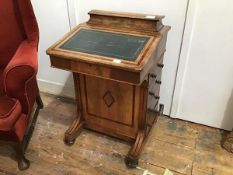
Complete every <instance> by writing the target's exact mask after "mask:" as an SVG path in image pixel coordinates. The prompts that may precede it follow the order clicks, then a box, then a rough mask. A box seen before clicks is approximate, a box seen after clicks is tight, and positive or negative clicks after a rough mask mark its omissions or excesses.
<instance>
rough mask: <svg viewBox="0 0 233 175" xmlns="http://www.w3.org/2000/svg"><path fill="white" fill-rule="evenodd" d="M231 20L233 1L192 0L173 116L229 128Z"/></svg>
mask: <svg viewBox="0 0 233 175" xmlns="http://www.w3.org/2000/svg"><path fill="white" fill-rule="evenodd" d="M232 19H233V1H232V0H224V1H213V0H205V1H203V0H191V3H190V7H189V13H188V19H187V24H186V30H185V35H184V43H183V47H182V53H181V59H180V65H179V71H178V77H177V84H176V88H175V96H174V101H173V107H172V116H174V117H178V118H181V119H184V120H189V121H193V122H196V123H202V124H205V125H209V126H213V127H218V128H224V129H228V130H231V129H232V127H233V56H232V55H233V54H232V52H233V33H232V32H233V20H232Z"/></svg>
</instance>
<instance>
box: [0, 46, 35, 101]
mask: <svg viewBox="0 0 233 175" xmlns="http://www.w3.org/2000/svg"><path fill="white" fill-rule="evenodd" d="M37 69H38V63H37V47H36V46H33V45H31V44H30V43H29V42H27V41H23V42H22V43H21V44H20V46H19V48H18V49H17V51H16V53H15V55H14V56H13V58H12V59H11V61H10V62H9V63H8V65H7V66H6V68H5V69H4V72H3V84H4V90H5V92H6V94H7V95H8V96H13V97H15V95H14V94H15V93H17V91H18V92H19V91H21V92H25V90H26V84H27V81H30V79H32V78H33V77H35V76H36V73H37ZM16 96H17V95H16Z"/></svg>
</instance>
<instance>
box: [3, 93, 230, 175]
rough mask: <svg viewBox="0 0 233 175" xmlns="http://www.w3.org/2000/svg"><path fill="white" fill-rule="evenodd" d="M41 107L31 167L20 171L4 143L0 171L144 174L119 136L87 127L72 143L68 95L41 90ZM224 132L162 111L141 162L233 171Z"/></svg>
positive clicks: (195, 174) (183, 169) (190, 173)
mask: <svg viewBox="0 0 233 175" xmlns="http://www.w3.org/2000/svg"><path fill="white" fill-rule="evenodd" d="M42 98H43V101H44V104H45V108H44V109H43V110H42V111H41V112H40V115H39V118H38V123H37V125H36V128H35V132H34V135H33V137H32V140H31V142H30V145H29V147H28V150H27V154H26V156H27V158H28V159H29V160H31V167H30V169H29V170H27V171H23V172H20V171H18V169H17V164H16V162H15V160H14V154H13V153H12V151H11V149H10V148H8V147H6V146H0V175H2V174H7V175H15V174H19V175H29V174H32V175H125V174H126V175H128V174H129V175H133V174H134V175H142V174H143V170H140V169H133V170H130V169H127V168H126V166H125V164H124V156H125V155H126V154H127V152H128V150H129V148H130V147H129V145H128V144H126V143H125V142H123V141H120V140H118V139H114V138H111V137H107V136H104V135H102V134H98V133H95V132H92V131H88V130H84V131H83V132H82V133H81V134H80V136H79V137H78V139H77V140H76V142H75V144H74V145H73V146H71V147H68V146H66V145H64V143H63V134H64V132H65V130H66V129H67V127H68V125H69V123H70V122H71V120H72V118H73V114H74V113H75V110H76V109H75V105H74V104H73V102H72V101H70V100H68V99H64V98H56V97H54V96H52V95H47V94H43V95H42ZM224 135H225V133H224V132H222V131H220V130H217V129H213V128H209V127H205V126H201V125H196V124H192V123H189V122H184V121H179V120H175V119H170V118H168V117H160V118H159V120H158V123H157V124H156V125H155V127H154V128H153V130H152V133H151V135H150V138H149V139H148V142H147V143H146V145H145V147H144V150H143V152H142V155H141V159H140V163H139V167H140V168H142V169H148V170H149V171H150V172H152V173H154V174H157V175H162V174H163V172H164V170H165V168H168V169H170V170H172V171H173V172H174V174H175V175H182V174H187V175H233V154H230V153H228V152H226V151H225V150H224V149H222V148H221V146H220V142H221V139H222V137H223V136H224Z"/></svg>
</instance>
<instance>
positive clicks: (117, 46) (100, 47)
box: [60, 29, 149, 61]
mask: <svg viewBox="0 0 233 175" xmlns="http://www.w3.org/2000/svg"><path fill="white" fill-rule="evenodd" d="M148 40H149V37H142V36H133V35H127V34H120V33H111V32H103V31H96V30H89V29H81V30H80V31H79V32H77V33H76V34H75V35H74V36H72V37H71V38H70V39H69V40H68V41H66V42H65V43H64V44H63V45H61V46H60V48H62V49H66V50H71V51H77V52H84V53H88V54H94V55H100V56H106V57H112V58H116V59H122V60H128V61H135V60H136V59H137V57H138V56H139V54H140V53H141V51H142V49H143V48H144V46H145V45H146V43H147V42H148Z"/></svg>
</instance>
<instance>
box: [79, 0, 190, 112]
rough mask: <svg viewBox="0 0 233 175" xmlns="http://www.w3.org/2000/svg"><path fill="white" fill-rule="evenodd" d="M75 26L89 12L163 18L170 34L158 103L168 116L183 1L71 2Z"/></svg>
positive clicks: (181, 30)
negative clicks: (74, 8) (146, 15)
mask: <svg viewBox="0 0 233 175" xmlns="http://www.w3.org/2000/svg"><path fill="white" fill-rule="evenodd" d="M75 1H76V18H77V21H78V23H80V22H84V21H87V20H88V17H89V16H88V15H87V13H88V12H89V11H90V10H92V9H99V10H112V11H123V12H139V13H149V14H158V15H165V16H166V17H165V19H164V24H167V25H170V26H171V27H172V30H171V31H170V33H169V35H168V43H167V52H166V54H165V68H164V71H163V76H162V81H163V83H162V88H161V101H160V102H161V103H164V104H165V111H164V113H165V114H167V115H169V112H170V105H171V99H172V92H173V87H174V79H175V74H176V67H177V61H178V57H179V50H180V43H181V38H182V32H183V26H184V20H185V12H186V6H187V0H172V1H171V0H92V1H87V0H75Z"/></svg>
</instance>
